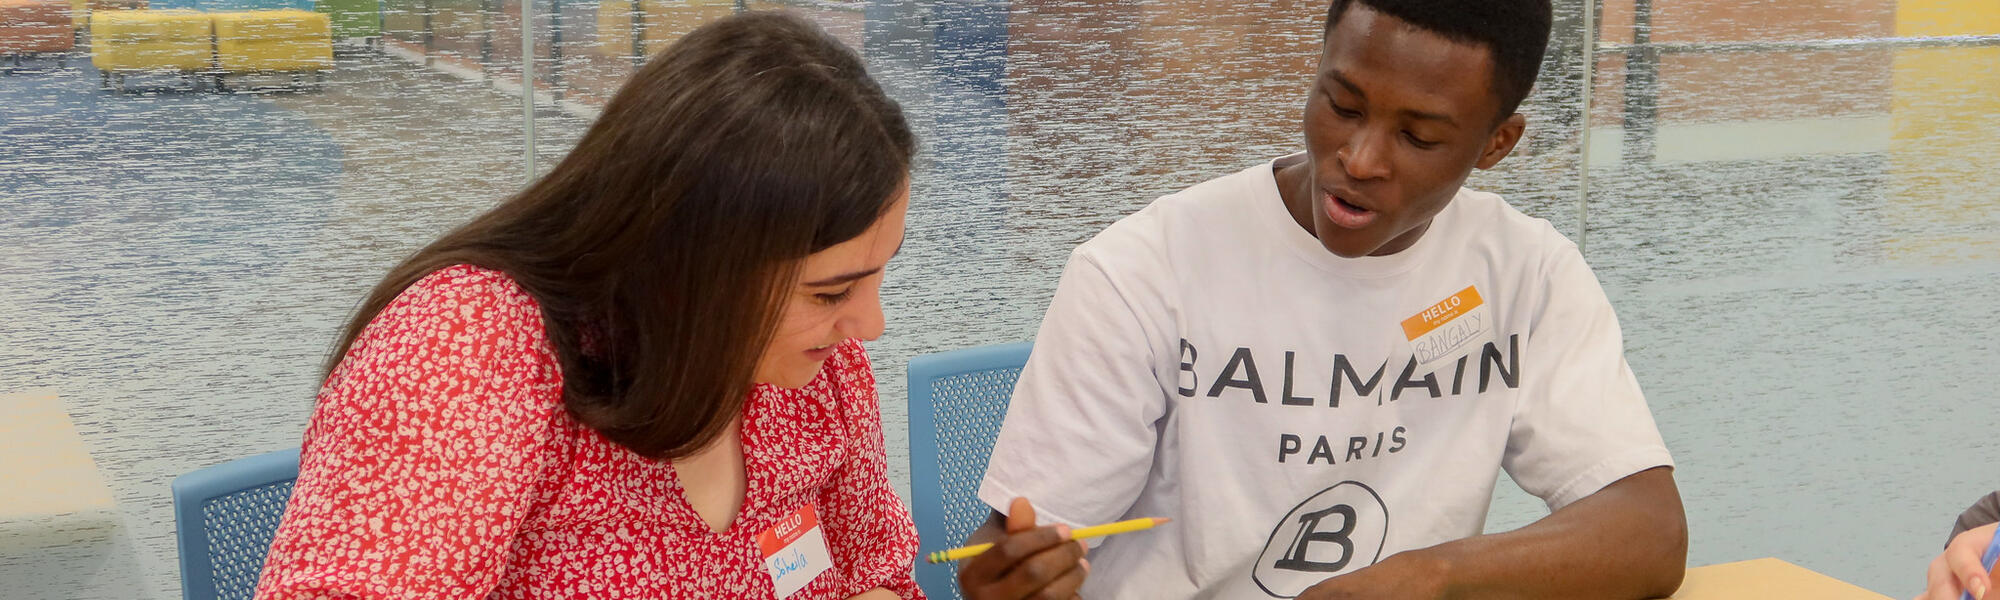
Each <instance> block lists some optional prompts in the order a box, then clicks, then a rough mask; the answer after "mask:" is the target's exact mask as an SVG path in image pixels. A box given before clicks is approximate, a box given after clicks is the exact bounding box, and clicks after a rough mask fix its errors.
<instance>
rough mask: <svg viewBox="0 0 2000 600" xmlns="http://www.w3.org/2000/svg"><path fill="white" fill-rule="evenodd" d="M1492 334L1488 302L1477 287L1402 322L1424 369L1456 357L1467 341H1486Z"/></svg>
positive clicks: (1413, 351)
mask: <svg viewBox="0 0 2000 600" xmlns="http://www.w3.org/2000/svg"><path fill="white" fill-rule="evenodd" d="M1492 332H1493V323H1492V319H1491V318H1490V317H1489V314H1488V311H1487V309H1486V301H1485V299H1483V298H1480V297H1479V289H1478V288H1476V287H1474V286H1466V287H1465V289H1463V290H1459V291H1458V293H1456V294H1452V295H1451V296H1449V297H1446V298H1445V299H1443V300H1439V301H1438V302H1437V303H1436V304H1432V305H1430V306H1429V307H1428V308H1425V309H1424V310H1423V311H1422V312H1419V313H1417V314H1416V315H1414V316H1411V317H1410V318H1408V319H1403V335H1404V336H1405V337H1407V338H1408V339H1409V340H1410V349H1411V350H1410V351H1411V355H1412V356H1414V357H1416V359H1417V364H1418V365H1419V366H1425V367H1428V366H1431V365H1434V364H1436V363H1437V362H1438V361H1440V360H1443V359H1446V358H1449V357H1452V356H1456V355H1457V353H1456V351H1457V350H1458V349H1460V348H1463V347H1465V345H1466V343H1467V342H1472V341H1476V340H1483V339H1486V338H1488V337H1489V336H1490V335H1491V334H1492Z"/></svg>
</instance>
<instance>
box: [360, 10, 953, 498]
mask: <svg viewBox="0 0 2000 600" xmlns="http://www.w3.org/2000/svg"><path fill="white" fill-rule="evenodd" d="M915 146H916V140H915V138H914V137H913V136H912V135H911V134H910V131H909V127H908V125H907V124H906V123H905V121H904V119H903V114H902V110H901V109H900V108H899V107H898V106H897V105H896V103H895V102H894V101H892V100H890V99H889V98H888V96H887V95H885V94H884V93H883V92H882V89H881V87H880V86H878V85H877V84H876V83H875V81H874V80H873V79H871V78H869V76H868V74H867V72H866V70H865V69H864V67H863V66H862V62H861V59H860V57H859V56H857V55H855V53H854V51H853V50H851V49H849V48H847V47H846V46H845V45H842V44H841V43H840V42H839V41H838V40H836V39H834V38H833V37H831V36H829V35H828V34H827V33H826V32H825V31H824V30H821V29H820V28H819V27H818V26H816V25H814V24H812V23H810V22H808V21H806V20H804V19H802V18H799V17H796V16H791V15H788V14H784V13H745V14H739V15H735V16H731V17H727V18H723V19H719V20H717V21H715V22H712V23H709V24H707V25H704V26H702V27H701V28H699V29H696V30H694V32H692V33H689V34H688V35H687V37H685V38H682V39H681V40H679V41H677V42H675V43H674V44H673V45H672V46H670V47H668V48H667V49H666V50H665V51H664V52H662V53H661V54H660V55H658V56H655V57H654V58H653V59H652V60H650V61H647V63H646V65H645V66H644V67H642V68H641V69H640V70H639V71H638V72H637V73H636V74H634V75H633V76H632V79H631V80H630V81H627V82H626V83H625V85H624V87H623V88H621V89H620V90H619V91H618V93H617V94H616V95H615V96H613V97H612V98H611V100H610V102H608V103H607V104H606V106H605V108H604V112H603V114H602V115H601V116H600V117H598V119H597V122H596V123H595V124H593V125H591V127H590V130H589V131H588V132H587V133H585V135H584V137H583V139H582V140H581V141H580V142H578V143H577V145H576V148H575V149H574V150H572V151H570V153H569V155H568V156H567V157H565V158H564V159H563V160H562V162H561V164H559V165H557V166H556V168H555V169H554V170H552V171H550V172H549V173H548V174H547V175H546V176H544V177H543V178H542V179H541V180H539V181H537V182H535V183H534V184H533V185H531V186H529V187H528V188H527V189H526V190H524V191H522V192H521V193H519V194H518V195H515V196H513V197H512V198H509V199H508V200H506V201H505V202H503V203H501V204H500V205H499V206H497V207H495V208H494V209H492V210H491V211H488V212H486V213H485V214H482V215H480V216H478V217H476V218H474V219H473V220H472V221H471V222H469V223H466V224H465V225H463V226H461V227H459V228H458V229H456V230H454V231H452V232H450V233H448V234H446V235H445V236H444V237H443V238H441V239H439V240H437V241H435V242H432V243H431V244H430V245H428V246H426V247H424V248H423V249H422V250H419V251H417V253H416V254H415V255H413V256H411V257H410V258H409V259H408V260H406V261H404V262H403V263H402V264H401V265H399V266H397V267H396V268H395V269H394V270H392V271H390V272H389V274H388V276H387V277H385V278H383V280H382V283H380V284H378V285H376V286H375V289H374V290H373V291H372V292H370V293H369V295H368V298H367V299H366V300H365V301H363V302H362V304H361V307H360V309H359V310H358V311H357V313H356V314H355V316H354V319H353V320H352V321H350V322H349V323H348V324H347V328H346V331H345V333H344V334H343V335H342V336H341V337H340V341H339V343H338V344H337V345H336V346H335V352H334V353H333V356H332V357H331V358H330V359H329V363H328V366H327V369H328V371H329V373H330V372H331V371H332V370H333V369H334V367H335V366H337V365H338V362H339V360H340V359H341V358H342V357H344V356H345V355H346V353H347V351H348V348H349V346H351V345H352V344H353V343H354V339H355V338H356V337H357V336H359V335H360V334H361V332H362V330H363V328H365V327H366V326H367V324H368V322H369V321H370V320H372V319H374V318H375V316H376V315H377V314H378V313H380V312H381V311H382V309H383V308H384V307H386V306H388V305H389V303H390V302H391V301H393V300H394V299H395V298H396V296H397V295H398V294H400V293H402V291H403V290H404V289H405V288H408V287H409V286H410V285H411V284H413V283H415V282H416V281H418V280H420V279H422V278H424V276H426V275H428V274H430V273H431V272H433V271H436V270H438V269H441V268H445V267H448V266H452V265H457V264H470V265H476V266H480V267H485V268H489V269H494V270H497V271H500V272H503V273H506V274H507V275H508V276H509V277H511V278H512V279H513V280H514V282H515V283H517V284H519V285H520V286H521V287H522V288H523V289H524V290H526V292H527V293H528V294H529V295H531V296H533V297H534V298H535V300H536V301H538V302H539V303H540V304H541V308H542V318H543V321H544V323H545V326H546V328H547V331H548V334H549V340H550V343H551V344H552V345H553V346H554V349H555V352H556V355H557V357H558V359H559V360H560V362H561V368H562V375H563V398H564V404H565V406H566V407H567V409H568V411H569V412H570V414H572V415H574V416H575V417H576V418H577V419H578V420H580V421H581V422H583V423H584V424H586V425H588V426H589V427H591V428H592V429H595V430H597V431H598V432H600V433H602V434H604V435H605V436H606V437H607V438H610V439H611V440H613V441H615V442H617V443H619V444H622V445H624V446H625V447H627V448H630V449H632V450H633V451H635V452H637V453H639V454H642V455H646V456H650V457H655V458H677V457H683V456H687V455H689V454H692V453H693V452H695V451H697V450H699V449H701V448H702V447H704V446H706V445H707V444H708V443H709V442H711V441H713V440H714V439H715V438H716V437H717V436H719V435H720V434H721V433H722V431H723V430H724V428H725V427H726V426H727V424H728V422H729V421H730V419H731V418H732V417H733V416H734V415H735V414H737V413H738V412H739V411H741V410H742V406H743V403H744V401H745V399H746V397H747V395H748V393H749V390H750V386H751V384H752V378H753V377H754V376H755V372H756V367H757V362H758V358H759V357H760V356H761V355H762V352H763V349H764V346H765V345H766V344H768V343H770V340H771V339H772V337H773V334H774V330H775V329H776V327H777V321H778V319H779V317H780V313H781V310H782V306H783V305H782V304H781V302H782V301H783V299H784V297H785V292H786V291H787V289H788V288H789V287H790V286H791V285H793V282H794V280H795V279H796V277H797V275H798V265H799V263H800V261H801V260H802V259H804V258H805V257H806V256H807V255H810V254H812V253H814V252H818V251H820V250H824V249H826V248H828V247H831V246H833V245H836V244H839V243H841V242H844V241H847V240H849V239H853V238H855V237H857V236H859V235H860V234H861V233H862V232H864V231H866V230H867V229H868V227H869V226H871V225H872V224H873V223H874V222H875V221H876V220H877V219H878V218H880V217H881V216H882V215H883V214H884V213H886V212H887V211H888V209H889V207H890V205H891V202H892V200H893V199H894V198H895V196H897V195H898V194H897V192H898V191H899V190H900V188H901V186H902V184H903V181H904V178H905V176H906V174H907V173H908V170H909V167H910V159H911V155H912V153H913V152H914V151H915Z"/></svg>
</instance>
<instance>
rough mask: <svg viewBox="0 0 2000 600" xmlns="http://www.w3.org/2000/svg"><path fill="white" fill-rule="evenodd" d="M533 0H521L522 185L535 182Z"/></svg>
mask: <svg viewBox="0 0 2000 600" xmlns="http://www.w3.org/2000/svg"><path fill="white" fill-rule="evenodd" d="M534 15H535V0H521V111H522V113H523V115H524V116H525V118H524V120H523V121H522V129H523V130H524V132H525V133H523V135H524V136H525V137H526V138H527V142H528V143H527V144H524V145H523V146H524V148H523V150H522V156H521V161H522V162H524V163H526V164H525V165H523V168H522V169H521V170H522V171H523V172H524V173H526V175H527V177H526V179H524V180H523V183H522V185H523V186H526V185H527V184H530V183H534V182H535V32H534V22H535V18H534Z"/></svg>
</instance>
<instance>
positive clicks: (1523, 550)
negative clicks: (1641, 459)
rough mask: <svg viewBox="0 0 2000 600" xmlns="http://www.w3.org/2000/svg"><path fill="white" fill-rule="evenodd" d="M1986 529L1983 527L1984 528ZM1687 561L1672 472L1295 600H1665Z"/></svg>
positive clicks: (1333, 582)
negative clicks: (1357, 599) (1525, 525)
mask: <svg viewBox="0 0 2000 600" xmlns="http://www.w3.org/2000/svg"><path fill="white" fill-rule="evenodd" d="M1988 531H1989V532H1991V530H1988ZM1686 564H1687V521H1686V519H1685V518H1684V516H1683V514H1682V510H1681V497H1680V491H1679V490H1678V489H1677V488H1676V487H1675V486H1674V479H1673V471H1672V470H1671V469H1668V468H1666V467H1658V468H1653V469H1648V470H1645V471H1641V472H1639V473H1635V474H1632V475H1630V476H1628V477H1626V478H1624V479H1621V480H1618V481H1616V482H1613V483H1612V484H1611V485H1607V486H1605V487H1604V489H1601V490H1598V491H1597V493H1594V494H1591V495H1589V496H1587V497H1584V498H1583V499H1582V500H1578V501H1576V502H1574V503H1571V504H1570V505H1569V506H1565V507H1563V509H1562V510H1558V511H1556V512H1555V513H1554V514H1551V515H1549V516H1547V517H1544V518H1542V520H1540V521H1536V522H1534V523H1532V524H1530V525H1528V526H1527V527H1523V528H1520V529H1517V530H1514V531H1509V532H1506V533H1498V534H1488V535H1476V536H1472V537H1469V538H1465V539H1462V540H1455V541H1450V542H1445V543H1442V544H1438V545H1436V546H1431V547H1429V548H1424V549H1421V550H1412V551H1409V552H1404V553H1400V554H1396V555H1393V556H1390V557H1389V558H1387V559H1383V560H1382V562H1380V563H1377V564H1375V565H1373V566H1370V567H1366V568H1363V569H1360V570H1357V571H1354V572H1352V573H1348V574H1346V575H1342V576H1339V577H1335V578H1332V579H1328V580H1326V581H1324V582H1321V583H1320V584H1319V585H1316V586H1313V587H1312V588H1311V589H1308V590H1306V592H1305V594H1303V595H1301V596H1300V597H1301V598H1313V599H1340V598H1371V599H1372V598H1394V599H1402V598H1423V599H1431V598H1447V597H1450V598H1457V597H1467V598H1482V599H1495V600H1500V599H1505V600H1515V599H1519V600H1572V599H1573V600H1631V599H1638V598H1658V597H1664V596H1669V595H1672V594H1673V592H1674V590H1675V589H1676V588H1678V587H1680V582H1681V575H1682V573H1683V571H1684V570H1685V569H1686Z"/></svg>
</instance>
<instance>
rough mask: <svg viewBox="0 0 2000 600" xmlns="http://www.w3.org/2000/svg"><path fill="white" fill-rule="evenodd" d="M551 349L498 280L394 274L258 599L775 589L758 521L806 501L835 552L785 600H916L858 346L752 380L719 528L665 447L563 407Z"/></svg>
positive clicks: (528, 311)
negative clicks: (599, 429)
mask: <svg viewBox="0 0 2000 600" xmlns="http://www.w3.org/2000/svg"><path fill="white" fill-rule="evenodd" d="M557 364H558V363H557V361H556V357H555V354H554V351H553V349H552V348H551V347H550V345H549V343H548V340H547V338H546V337H544V330H543V325H542V317H541V311H540V308H539V307H538V305H537V303H536V302H535V301H534V300H533V299H532V298H530V297H529V296H528V295H527V294H526V293H525V292H523V291H522V290H521V288H520V287H519V286H517V285H516V284H515V283H514V282H513V281H512V280H511V279H508V278H507V277H506V276H505V275H503V274H500V273H498V272H495V271H490V270H485V269H480V268H476V267H470V266H456V267H451V268H446V269H442V270H439V271H438V272H436V273H432V274H431V275H430V276H428V277H426V278H424V279H423V280H422V281H419V282H417V283H416V284H415V285H413V286H411V287H410V288H409V289H408V290H405V291H404V292H403V293H402V294H401V295H400V296H398V297H397V298H396V300H395V301H394V302H392V303H391V304H390V305H389V306H388V307H387V308H386V309H384V310H383V311H382V313H381V314H380V315H378V316H376V317H375V319H374V321H372V322H371V323H369V324H368V327H367V329H366V330H365V331H363V332H362V334H361V336H360V337H359V338H358V339H357V340H355V343H354V345H353V346H352V348H350V349H349V351H348V354H347V356H346V357H345V358H344V360H342V361H341V363H340V366H339V367H338V368H336V369H335V370H334V373H333V374H332V376H331V377H329V378H328V379H327V382H326V386H325V387H324V388H322V389H321V390H320V394H319V402H318V405H317V407H316V408H315V410H314V412H313V416H312V422H311V424H310V425H309V426H308V427H307V429H306V434H305V449H304V454H303V457H302V459H301V462H300V465H299V479H298V484H297V487H296V489H295V490H294V491H293V493H292V499H291V504H290V506H289V508H287V509H286V512H285V519H284V523H283V525H281V526H280V527H279V528H278V534H277V539H276V540H274V541H273V542H272V544H271V553H270V556H269V558H268V559H267V561H266V563H265V565H264V574H263V578H262V580H261V581H260V583H259V586H258V589H257V598H259V599H260V600H279V599H294V598H366V599H390V598H394V599H399V600H401V599H418V598H423V599H431V598H438V599H445V598H536V599H541V598H648V599H652V598H757V599H767V598H773V597H774V592H773V585H772V581H771V576H770V575H769V574H768V573H767V571H766V570H765V564H764V560H763V555H762V554H761V553H760V551H759V547H758V544H757V538H758V534H760V533H762V532H764V531H766V530H768V529H771V528H772V526H773V524H775V523H776V522H777V521H779V520H780V519H784V518H786V517H789V516H791V515H793V514H794V513H796V512H797V511H799V510H800V509H801V507H803V506H806V505H812V506H813V507H814V509H815V510H816V511H817V513H818V515H819V519H820V523H821V525H820V527H821V529H822V530H823V533H824V535H825V539H826V545H827V547H828V549H829V551H830V554H831V556H832V559H833V563H834V566H833V568H831V569H828V570H827V571H826V572H824V573H821V574H820V575H818V576H817V577H816V578H814V579H813V580H812V581H811V583H809V584H808V585H807V586H806V587H805V588H803V589H801V590H799V591H798V592H797V593H795V594H794V595H792V596H790V597H789V598H788V599H787V600H803V599H822V598H847V597H850V596H853V595H855V594H859V593H862V592H866V591H868V590H870V589H874V588H878V587H880V588H887V589H889V590H890V591H893V592H895V593H897V594H898V595H901V596H902V597H904V598H922V597H923V595H922V592H920V591H919V590H918V589H917V586H916V582H915V581H914V580H913V579H912V576H911V567H912V565H913V562H912V561H913V559H914V558H915V553H916V547H917V540H916V529H915V527H914V526H913V525H912V524H911V521H910V515H909V511H908V509H907V508H905V507H904V506H903V504H902V502H901V501H900V500H898V499H897V498H896V495H895V492H894V491H893V490H892V488H890V486H889V481H888V478H887V477H886V475H885V474H884V472H883V469H884V460H885V459H884V455H883V447H882V424H881V416H880V415H879V414H878V413H877V405H876V402H877V400H876V395H875V378H874V374H873V372H872V371H871V370H870V368H869V365H868V358H867V355H866V354H865V353H864V352H863V351H862V348H861V345H860V344H859V343H858V342H855V341H853V340H850V341H848V342H847V343H845V344H842V345H841V347H840V349H839V351H838V352H837V353H836V354H835V355H834V356H833V358H832V359H830V360H828V361H827V363H826V366H825V367H824V368H823V369H821V371H820V374H819V376H818V377H817V378H816V379H814V380H813V382H812V383H811V384H809V385H807V386H806V387H804V388H802V389H799V390H784V389H779V388H775V387H772V386H766V385H759V386H757V388H756V389H755V390H754V391H753V392H752V393H751V398H750V400H749V403H748V404H747V405H746V406H745V407H744V409H743V425H742V434H741V435H742V440H743V453H744V471H745V472H746V475H747V480H748V481H747V486H748V487H747V491H746V492H745V496H744V500H743V508H742V510H741V512H740V513H738V515H737V517H736V520H735V522H734V523H732V524H731V525H730V527H729V529H728V530H727V531H725V532H723V533H720V534H718V533H715V532H714V531H713V530H712V529H710V528H709V527H708V525H707V524H706V523H704V522H703V521H702V519H701V517H700V515H699V514H697V513H696V512H695V511H694V508H693V507H692V506H690V505H689V504H688V503H687V500H686V497H685V495H684V494H682V490H681V486H680V482H679V480H678V479H677V478H676V476H675V474H674V468H673V466H672V465H671V464H670V463H668V462H667V461H661V460H652V459H647V458H644V457H641V456H639V455H637V454H634V453H632V452H631V451H629V450H626V449H625V448H624V447H623V446H619V445H617V444H615V443H612V442H611V441H609V440H607V439H605V438H603V437H602V436H599V435H598V434H597V433H596V432H595V431H592V430H591V429H589V428H587V427H585V426H583V425H582V424H581V423H578V422H577V421H576V420H575V419H574V418H572V417H570V416H569V414H568V413H567V412H565V411H564V410H563V407H562V374H561V373H560V372H559V370H558V368H557Z"/></svg>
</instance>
